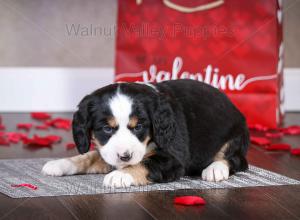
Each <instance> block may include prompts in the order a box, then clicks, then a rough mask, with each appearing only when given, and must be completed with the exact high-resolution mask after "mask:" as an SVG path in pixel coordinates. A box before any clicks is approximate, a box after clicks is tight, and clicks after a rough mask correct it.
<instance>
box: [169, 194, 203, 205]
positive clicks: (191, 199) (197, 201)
mask: <svg viewBox="0 0 300 220" xmlns="http://www.w3.org/2000/svg"><path fill="white" fill-rule="evenodd" d="M174 203H175V204H178V205H188V206H190V205H205V203H206V202H205V200H204V199H203V198H201V197H200V196H179V197H176V198H175V199H174Z"/></svg>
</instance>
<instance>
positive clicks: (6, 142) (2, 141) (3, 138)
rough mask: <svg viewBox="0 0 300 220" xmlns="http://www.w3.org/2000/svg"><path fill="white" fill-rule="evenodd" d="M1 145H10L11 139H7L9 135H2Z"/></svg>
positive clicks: (0, 138) (0, 137)
mask: <svg viewBox="0 0 300 220" xmlns="http://www.w3.org/2000/svg"><path fill="white" fill-rule="evenodd" d="M0 145H1V146H9V141H8V140H7V137H5V136H0Z"/></svg>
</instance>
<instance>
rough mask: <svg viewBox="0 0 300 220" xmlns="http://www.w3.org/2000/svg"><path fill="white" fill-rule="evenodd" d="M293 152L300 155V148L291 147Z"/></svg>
mask: <svg viewBox="0 0 300 220" xmlns="http://www.w3.org/2000/svg"><path fill="white" fill-rule="evenodd" d="M291 154H292V155H296V156H300V148H294V149H291Z"/></svg>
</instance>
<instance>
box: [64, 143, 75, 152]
mask: <svg viewBox="0 0 300 220" xmlns="http://www.w3.org/2000/svg"><path fill="white" fill-rule="evenodd" d="M75 147H76V144H75V143H67V144H66V148H67V150H71V149H74V148H75Z"/></svg>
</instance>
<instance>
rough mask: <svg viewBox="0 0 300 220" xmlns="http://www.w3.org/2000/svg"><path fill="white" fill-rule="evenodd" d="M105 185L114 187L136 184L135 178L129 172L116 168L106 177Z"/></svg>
mask: <svg viewBox="0 0 300 220" xmlns="http://www.w3.org/2000/svg"><path fill="white" fill-rule="evenodd" d="M103 185H104V186H105V187H113V188H114V187H115V188H121V187H129V186H131V185H134V179H133V177H132V176H131V175H130V174H129V173H125V172H124V171H120V170H115V171H112V172H110V173H109V174H107V175H106V176H105V177H104V180H103Z"/></svg>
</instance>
